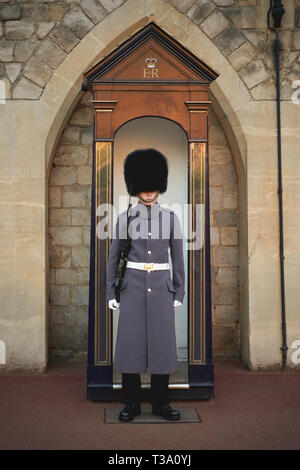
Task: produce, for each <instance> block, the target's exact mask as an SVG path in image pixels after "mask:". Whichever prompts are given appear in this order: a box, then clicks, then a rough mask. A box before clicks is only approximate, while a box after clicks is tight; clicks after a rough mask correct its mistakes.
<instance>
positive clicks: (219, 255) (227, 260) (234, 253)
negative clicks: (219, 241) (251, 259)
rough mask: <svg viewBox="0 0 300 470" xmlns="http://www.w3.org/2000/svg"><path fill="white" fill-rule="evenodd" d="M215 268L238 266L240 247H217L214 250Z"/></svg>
mask: <svg viewBox="0 0 300 470" xmlns="http://www.w3.org/2000/svg"><path fill="white" fill-rule="evenodd" d="M213 265H214V266H218V267H221V266H238V265H239V247H238V246H216V247H214V249H213Z"/></svg>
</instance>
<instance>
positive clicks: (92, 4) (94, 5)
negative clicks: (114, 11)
mask: <svg viewBox="0 0 300 470" xmlns="http://www.w3.org/2000/svg"><path fill="white" fill-rule="evenodd" d="M80 6H81V8H82V9H83V11H84V13H85V14H86V15H87V16H88V17H89V18H90V19H91V20H92V22H93V23H95V24H97V23H99V21H101V20H103V18H105V16H106V14H107V13H106V11H105V10H104V8H103V6H102V5H101V4H100V3H99V2H98V1H97V0H82V1H81V3H80Z"/></svg>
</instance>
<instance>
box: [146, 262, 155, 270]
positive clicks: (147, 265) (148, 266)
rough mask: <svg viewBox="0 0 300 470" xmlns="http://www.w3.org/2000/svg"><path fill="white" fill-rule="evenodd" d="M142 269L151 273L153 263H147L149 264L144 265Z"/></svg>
mask: <svg viewBox="0 0 300 470" xmlns="http://www.w3.org/2000/svg"><path fill="white" fill-rule="evenodd" d="M144 269H146V270H147V271H150V270H151V271H153V269H154V267H153V263H149V264H147V263H145V264H144Z"/></svg>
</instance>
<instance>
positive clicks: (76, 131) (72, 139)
mask: <svg viewBox="0 0 300 470" xmlns="http://www.w3.org/2000/svg"><path fill="white" fill-rule="evenodd" d="M80 132H81V129H80V127H76V126H69V125H68V126H67V127H66V128H65V130H64V132H63V134H62V138H61V142H63V143H70V144H79V143H80Z"/></svg>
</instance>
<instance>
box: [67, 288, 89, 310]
mask: <svg viewBox="0 0 300 470" xmlns="http://www.w3.org/2000/svg"><path fill="white" fill-rule="evenodd" d="M71 295H72V305H88V304H89V286H71Z"/></svg>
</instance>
